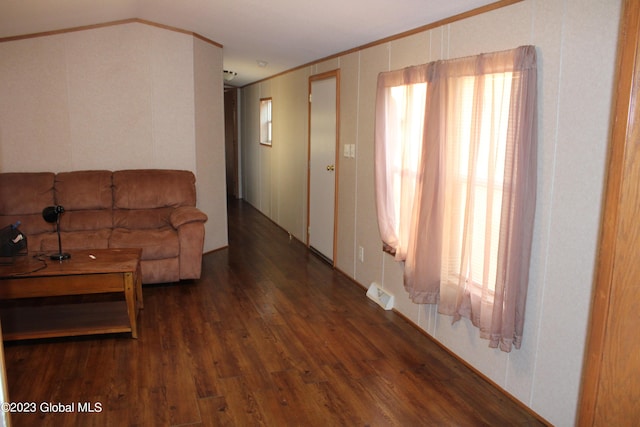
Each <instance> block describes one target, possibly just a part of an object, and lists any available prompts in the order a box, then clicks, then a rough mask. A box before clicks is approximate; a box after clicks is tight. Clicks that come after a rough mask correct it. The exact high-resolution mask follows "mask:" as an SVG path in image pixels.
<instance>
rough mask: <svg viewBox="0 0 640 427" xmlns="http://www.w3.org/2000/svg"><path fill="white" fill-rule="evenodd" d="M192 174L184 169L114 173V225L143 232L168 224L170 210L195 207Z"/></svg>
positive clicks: (193, 178)
mask: <svg viewBox="0 0 640 427" xmlns="http://www.w3.org/2000/svg"><path fill="white" fill-rule="evenodd" d="M195 182H196V179H195V175H194V174H193V173H192V172H190V171H185V170H167V169H136V170H122V171H116V172H113V209H114V210H113V225H114V227H118V228H128V229H144V228H157V227H162V226H168V225H169V214H170V212H171V210H172V209H173V208H177V207H181V206H195V205H196V187H195Z"/></svg>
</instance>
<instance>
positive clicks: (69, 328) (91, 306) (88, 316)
mask: <svg viewBox="0 0 640 427" xmlns="http://www.w3.org/2000/svg"><path fill="white" fill-rule="evenodd" d="M0 318H1V319H2V335H3V338H4V340H6V341H10V340H25V339H36V338H57V337H69V336H81V335H94V334H112V333H123V332H130V333H133V331H132V328H131V322H130V321H129V316H128V314H127V305H126V302H125V301H101V302H92V303H83V304H58V305H44V306H34V307H9V308H3V309H2V310H0Z"/></svg>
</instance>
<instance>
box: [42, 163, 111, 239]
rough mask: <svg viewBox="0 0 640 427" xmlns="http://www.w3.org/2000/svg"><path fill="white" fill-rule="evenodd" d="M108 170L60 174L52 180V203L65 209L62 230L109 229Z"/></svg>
mask: <svg viewBox="0 0 640 427" xmlns="http://www.w3.org/2000/svg"><path fill="white" fill-rule="evenodd" d="M111 175H112V172H111V171H104V170H97V171H73V172H60V173H58V174H57V175H56V179H55V187H54V188H55V201H56V204H58V205H61V206H63V207H64V209H65V213H64V215H62V216H61V217H60V229H61V230H63V231H82V230H99V229H104V228H112V227H113V217H112V213H111V210H112V205H113V196H112V182H111Z"/></svg>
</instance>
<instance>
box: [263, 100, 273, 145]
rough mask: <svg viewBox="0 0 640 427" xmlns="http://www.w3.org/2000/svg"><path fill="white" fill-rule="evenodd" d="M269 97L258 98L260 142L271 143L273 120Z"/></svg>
mask: <svg viewBox="0 0 640 427" xmlns="http://www.w3.org/2000/svg"><path fill="white" fill-rule="evenodd" d="M271 111H272V108H271V98H262V99H261V100H260V144H262V145H269V146H270V145H271V142H272V132H273V121H272V114H271Z"/></svg>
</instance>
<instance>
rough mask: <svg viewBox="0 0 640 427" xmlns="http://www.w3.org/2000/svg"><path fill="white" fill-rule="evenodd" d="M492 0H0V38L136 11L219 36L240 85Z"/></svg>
mask: <svg viewBox="0 0 640 427" xmlns="http://www.w3.org/2000/svg"><path fill="white" fill-rule="evenodd" d="M495 2H496V0H393V1H389V0H322V2H320V1H313V2H312V1H310V0H269V1H265V0H226V1H223V0H179V1H178V0H101V1H95V0H55V1H51V0H1V1H0V38H3V37H12V36H19V35H25V34H33V33H39V32H44V31H55V30H61V29H65V28H73V27H79V26H84V25H93V24H100V23H105V22H111V21H117V20H121V19H129V18H139V19H144V20H148V21H153V22H155V23H159V24H164V25H169V26H172V27H177V28H180V29H183V30H187V31H191V32H194V33H197V34H199V35H201V36H203V37H206V38H207V39H210V40H213V41H215V42H217V43H220V44H222V45H223V46H224V68H225V69H227V70H231V71H234V72H237V73H238V75H237V77H236V78H235V79H234V80H233V81H232V82H230V83H231V84H233V85H235V86H244V85H246V84H249V83H252V82H255V81H257V80H261V79H264V78H266V77H269V76H272V75H275V74H278V73H281V72H283V71H286V70H290V69H292V68H296V67H298V66H300V65H304V64H308V63H310V62H313V61H315V60H318V59H321V58H325V57H328V56H331V55H334V54H337V53H340V52H344V51H347V50H349V49H352V48H355V47H359V46H362V45H365V44H367V43H370V42H374V41H377V40H381V39H384V38H387V37H390V36H393V35H396V34H399V33H403V32H406V31H410V30H413V29H415V28H419V27H422V26H424V25H427V24H430V23H433V22H436V21H439V20H442V19H445V18H449V17H451V16H454V15H457V14H460V13H463V12H467V11H469V10H473V9H475V8H478V7H482V6H485V5H487V4H491V3H495ZM506 3H509V2H506ZM259 61H264V62H266V64H267V65H266V66H265V67H260V66H259V65H258V62H259Z"/></svg>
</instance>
